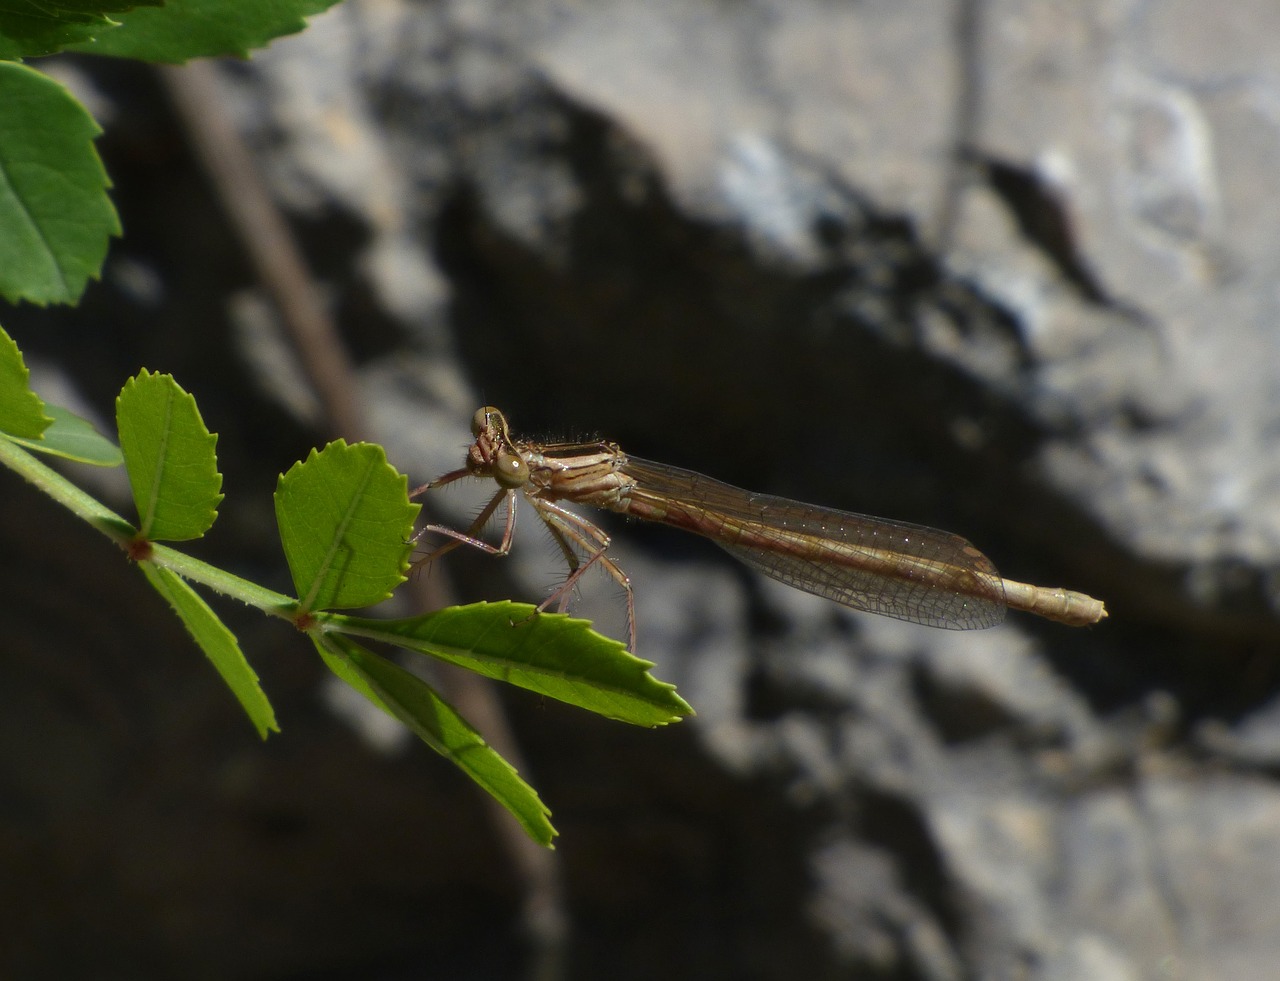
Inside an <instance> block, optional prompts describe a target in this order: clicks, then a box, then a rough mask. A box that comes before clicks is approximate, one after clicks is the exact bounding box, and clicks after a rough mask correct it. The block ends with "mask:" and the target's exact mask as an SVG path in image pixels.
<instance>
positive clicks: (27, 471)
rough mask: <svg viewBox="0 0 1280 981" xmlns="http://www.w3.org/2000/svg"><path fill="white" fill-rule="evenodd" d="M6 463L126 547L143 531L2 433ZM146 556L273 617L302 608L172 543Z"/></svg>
mask: <svg viewBox="0 0 1280 981" xmlns="http://www.w3.org/2000/svg"><path fill="white" fill-rule="evenodd" d="M0 463H3V464H4V465H5V466H7V467H9V468H10V469H11V470H14V471H16V472H17V473H19V474H21V475H22V476H23V477H25V478H26V479H27V480H28V481H29V482H30V483H32V484H34V485H35V486H36V487H38V488H40V490H42V491H44V492H45V493H46V494H48V495H49V496H50V497H52V498H53V499H54V500H55V501H57V502H58V503H59V504H61V505H62V506H63V507H65V508H67V509H68V510H69V511H71V512H72V513H73V514H75V515H77V516H78V517H80V518H81V519H83V520H84V521H85V522H87V523H88V524H89V525H91V526H92V527H94V528H96V529H97V530H98V531H100V532H102V534H104V535H106V536H107V537H108V538H110V539H111V540H112V541H113V542H115V543H116V544H117V545H119V546H120V547H121V548H122V549H124V550H125V551H126V552H127V551H128V550H129V548H130V546H131V545H132V544H133V543H134V542H135V540H136V536H137V534H138V531H137V529H136V528H134V527H133V525H131V524H129V522H127V521H125V520H124V518H122V517H120V515H118V514H116V513H115V512H114V511H112V510H111V509H110V508H109V507H107V506H106V505H105V504H103V503H102V502H101V501H99V500H97V499H96V498H94V497H93V496H91V495H90V494H88V493H86V492H85V491H83V490H81V489H80V488H79V487H77V486H76V485H75V484H73V483H72V482H71V481H69V480H68V479H67V478H66V477H64V476H63V475H62V474H60V473H58V472H57V471H56V470H54V469H52V468H51V467H48V466H46V465H45V464H43V463H41V462H40V461H39V460H37V459H36V458H35V457H33V456H32V455H31V454H30V453H28V452H26V451H25V450H23V449H22V448H21V447H19V446H18V445H16V444H15V443H13V442H11V441H10V440H8V439H5V438H3V437H0ZM141 561H148V562H154V563H155V564H156V565H157V566H160V567H161V568H165V569H169V570H170V571H172V572H174V573H175V574H177V575H179V576H181V577H182V578H183V579H187V580H189V581H191V582H197V583H200V584H202V585H205V586H208V587H209V588H210V589H212V590H214V591H215V592H218V593H221V594H223V595H224V596H230V597H232V598H233V599H238V600H240V601H241V602H243V603H247V604H249V605H250V606H254V607H257V608H258V609H260V610H262V612H264V613H267V614H270V615H272V616H278V617H283V618H285V619H289V618H291V617H292V615H293V613H294V612H295V611H296V610H297V607H298V601H297V600H295V599H293V598H292V597H289V596H285V595H284V594H283V593H277V592H274V591H273V590H270V589H266V588H264V587H262V586H259V585H258V584H257V583H252V582H249V580H247V579H241V578H240V577H239V576H236V575H233V574H232V573H230V572H226V571H225V570H223V569H219V568H217V567H216V566H212V565H210V564H209V563H207V562H202V561H201V560H200V559H197V558H193V557H192V556H190V555H186V554H185V553H183V552H179V551H177V550H176V549H173V548H170V547H168V546H167V545H152V546H151V555H150V557H149V558H146V559H142V560H141Z"/></svg>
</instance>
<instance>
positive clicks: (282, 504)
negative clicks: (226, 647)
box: [276, 440, 420, 611]
mask: <svg viewBox="0 0 1280 981" xmlns="http://www.w3.org/2000/svg"><path fill="white" fill-rule="evenodd" d="M408 490H409V482H408V478H407V477H405V475H404V474H402V473H398V472H397V471H396V469H395V468H394V467H392V466H391V465H390V464H389V463H387V456H386V453H385V451H384V450H383V449H382V447H381V446H376V445H374V444H372V443H356V444H354V445H352V446H348V445H347V444H346V443H345V442H343V441H342V440H337V441H335V442H333V443H330V444H329V445H328V446H326V447H325V448H324V449H323V450H322V451H320V452H316V451H315V450H312V451H311V455H310V456H308V457H307V459H306V462H304V463H295V464H294V465H293V466H292V467H291V468H290V469H289V472H288V473H286V474H284V475H283V476H281V478H280V483H279V485H278V486H277V487H276V523H277V524H278V525H279V528H280V541H281V543H282V544H283V545H284V553H285V557H286V558H287V559H288V560H289V571H290V572H291V573H292V574H293V582H294V586H295V587H296V588H297V590H298V598H299V600H300V601H301V605H302V609H303V610H304V611H314V610H324V609H351V608H353V607H360V606H372V605H373V604H375V603H381V602H382V601H383V600H384V599H386V598H387V597H388V596H390V595H391V591H392V590H393V589H394V588H395V587H396V586H398V585H400V583H402V582H404V573H405V570H406V569H407V568H408V564H409V563H408V559H409V553H410V551H411V550H412V545H411V544H410V542H409V538H410V536H411V535H412V533H413V522H414V519H415V518H417V516H418V511H419V510H420V507H419V505H417V504H410V503H409V498H408Z"/></svg>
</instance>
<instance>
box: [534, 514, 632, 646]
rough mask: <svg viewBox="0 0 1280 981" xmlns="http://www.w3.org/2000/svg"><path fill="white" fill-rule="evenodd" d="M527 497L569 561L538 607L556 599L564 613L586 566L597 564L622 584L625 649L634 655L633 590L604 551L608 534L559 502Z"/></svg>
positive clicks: (546, 605) (545, 605) (626, 578)
mask: <svg viewBox="0 0 1280 981" xmlns="http://www.w3.org/2000/svg"><path fill="white" fill-rule="evenodd" d="M528 500H529V503H530V504H532V505H533V507H534V510H535V511H537V512H538V517H540V518H541V519H542V521H543V523H544V524H546V526H547V528H548V529H549V530H550V531H551V537H552V538H554V539H555V540H556V544H557V545H559V546H560V550H561V551H562V552H564V553H565V556H566V561H567V562H568V564H569V576H568V578H567V579H565V581H564V582H563V583H561V585H560V588H559V589H557V590H556V591H555V592H554V593H552V594H551V595H550V596H548V597H547V598H546V599H545V600H543V601H542V603H540V604H539V606H538V610H539V611H541V610H545V609H546V608H547V607H548V606H550V605H551V604H552V603H555V602H557V601H559V604H560V607H559V608H560V610H561V611H562V612H563V610H564V609H565V608H566V606H567V605H568V602H569V596H570V595H571V594H572V592H573V590H574V588H575V587H576V586H577V584H578V580H579V579H581V578H582V576H583V574H584V573H585V572H586V571H587V570H588V569H590V568H591V567H592V566H593V565H595V564H596V563H599V564H600V567H601V568H603V569H604V570H605V572H607V573H608V574H609V576H610V578H611V579H613V581H614V582H616V583H617V584H618V585H619V586H621V587H622V589H623V591H624V592H625V593H626V595H627V636H628V638H629V640H630V643H629V644H628V647H627V649H628V650H629V651H631V653H633V654H634V653H635V650H636V603H635V592H634V590H632V588H631V579H630V578H629V577H628V576H627V574H626V573H625V572H623V571H622V569H621V568H619V566H618V563H616V562H614V561H613V559H611V558H609V556H607V555H606V554H605V551H606V550H607V549H608V548H609V542H610V538H609V536H608V535H607V534H605V532H604V530H603V529H601V528H600V527H599V526H597V525H595V524H592V523H591V522H590V521H588V520H587V519H586V518H584V517H582V516H581V515H579V514H575V513H574V512H572V511H570V510H569V509H567V508H564V507H561V506H560V505H559V504H555V503H553V502H551V501H544V500H540V499H539V498H536V497H530V498H528ZM573 545H576V546H577V547H578V548H579V549H581V550H582V552H583V554H584V555H586V556H587V561H586V562H580V561H579V559H578V555H577V553H576V552H574V550H573V548H572V546H573Z"/></svg>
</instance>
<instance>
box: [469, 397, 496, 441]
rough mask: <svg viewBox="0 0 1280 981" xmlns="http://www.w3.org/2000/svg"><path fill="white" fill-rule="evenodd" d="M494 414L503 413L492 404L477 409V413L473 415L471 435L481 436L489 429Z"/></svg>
mask: <svg viewBox="0 0 1280 981" xmlns="http://www.w3.org/2000/svg"><path fill="white" fill-rule="evenodd" d="M492 415H501V413H500V412H498V410H497V409H495V408H494V407H493V406H491V405H486V406H483V407H481V408H479V409H476V414H475V415H473V416H472V417H471V435H472V436H479V435H480V434H481V433H482V432H484V431H485V430H486V429H488V428H489V417H490V416H492Z"/></svg>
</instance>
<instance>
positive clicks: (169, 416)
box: [116, 369, 222, 541]
mask: <svg viewBox="0 0 1280 981" xmlns="http://www.w3.org/2000/svg"><path fill="white" fill-rule="evenodd" d="M116 425H117V427H118V428H119V430H120V448H121V450H122V451H123V452H124V461H125V467H126V469H127V470H128V472H129V485H130V487H132V488H133V501H134V504H135V505H136V506H137V508H138V516H139V519H140V521H139V528H140V530H141V533H142V535H143V537H145V538H147V539H149V540H151V541H186V540H188V539H191V538H199V537H200V536H202V535H203V534H204V533H205V532H206V531H208V530H209V528H210V527H212V525H213V522H214V520H215V519H216V518H217V515H218V511H217V508H218V503H219V502H220V501H221V500H222V494H220V493H219V490H220V488H221V487H222V475H221V474H220V473H218V459H217V456H216V455H215V453H214V447H215V445H216V444H217V442H218V437H217V436H216V435H215V434H213V433H210V432H209V430H208V429H207V428H205V424H204V420H203V419H201V418H200V410H199V409H198V408H197V407H196V400H195V399H194V398H192V397H191V395H190V394H189V393H187V392H185V391H183V389H182V388H181V386H179V385H178V383H177V382H176V381H174V380H173V376H172V375H159V374H152V373H151V372H149V371H147V370H145V369H144V370H142V371H141V372H139V373H138V374H137V375H135V376H134V377H133V378H130V379H129V380H128V381H127V382H125V386H124V388H123V389H121V391H120V395H119V396H118V397H117V398H116Z"/></svg>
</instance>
